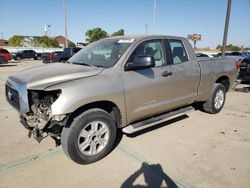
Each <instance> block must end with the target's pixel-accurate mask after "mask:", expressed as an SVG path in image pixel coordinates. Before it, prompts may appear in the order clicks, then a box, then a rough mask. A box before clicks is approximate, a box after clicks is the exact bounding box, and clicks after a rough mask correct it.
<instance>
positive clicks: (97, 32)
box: [85, 27, 108, 43]
mask: <svg viewBox="0 0 250 188" xmlns="http://www.w3.org/2000/svg"><path fill="white" fill-rule="evenodd" d="M85 36H86V37H87V38H86V41H87V42H89V43H92V42H95V41H97V40H100V39H103V38H106V37H108V34H107V32H106V31H104V30H102V29H101V28H100V27H97V28H93V29H90V30H88V31H87V32H86V33H85Z"/></svg>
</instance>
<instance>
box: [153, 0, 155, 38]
mask: <svg viewBox="0 0 250 188" xmlns="http://www.w3.org/2000/svg"><path fill="white" fill-rule="evenodd" d="M155 32H156V0H154V9H153V34H155Z"/></svg>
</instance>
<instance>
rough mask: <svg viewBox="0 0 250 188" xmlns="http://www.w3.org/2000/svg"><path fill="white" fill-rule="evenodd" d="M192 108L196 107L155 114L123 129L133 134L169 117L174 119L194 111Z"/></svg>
mask: <svg viewBox="0 0 250 188" xmlns="http://www.w3.org/2000/svg"><path fill="white" fill-rule="evenodd" d="M192 110H194V108H193V107H192V106H188V107H185V108H180V109H178V110H175V111H170V112H168V113H166V114H162V115H159V116H155V117H152V118H149V119H146V120H144V121H140V122H138V123H135V124H131V125H128V126H127V127H124V128H123V129H122V131H123V132H124V133H127V134H132V133H135V132H137V131H140V130H143V129H146V128H148V127H152V126H154V125H157V124H160V123H162V122H164V121H167V120H169V119H173V118H176V117H178V116H181V115H184V114H185V113H186V112H188V111H192Z"/></svg>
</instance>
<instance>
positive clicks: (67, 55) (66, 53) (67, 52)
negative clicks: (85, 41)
mask: <svg viewBox="0 0 250 188" xmlns="http://www.w3.org/2000/svg"><path fill="white" fill-rule="evenodd" d="M81 49H82V48H64V49H63V54H62V57H61V60H60V62H65V61H67V60H68V59H69V58H71V57H72V56H73V55H74V54H76V53H77V52H78V51H79V50H81Z"/></svg>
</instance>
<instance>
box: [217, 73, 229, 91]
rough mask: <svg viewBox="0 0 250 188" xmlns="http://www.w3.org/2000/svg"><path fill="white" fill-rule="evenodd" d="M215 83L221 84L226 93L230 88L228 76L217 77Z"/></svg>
mask: <svg viewBox="0 0 250 188" xmlns="http://www.w3.org/2000/svg"><path fill="white" fill-rule="evenodd" d="M215 83H218V84H222V85H223V86H224V87H225V88H226V91H227V92H228V90H229V88H230V80H229V77H228V76H226V75H222V76H220V77H218V78H217V79H216V81H215Z"/></svg>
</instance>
